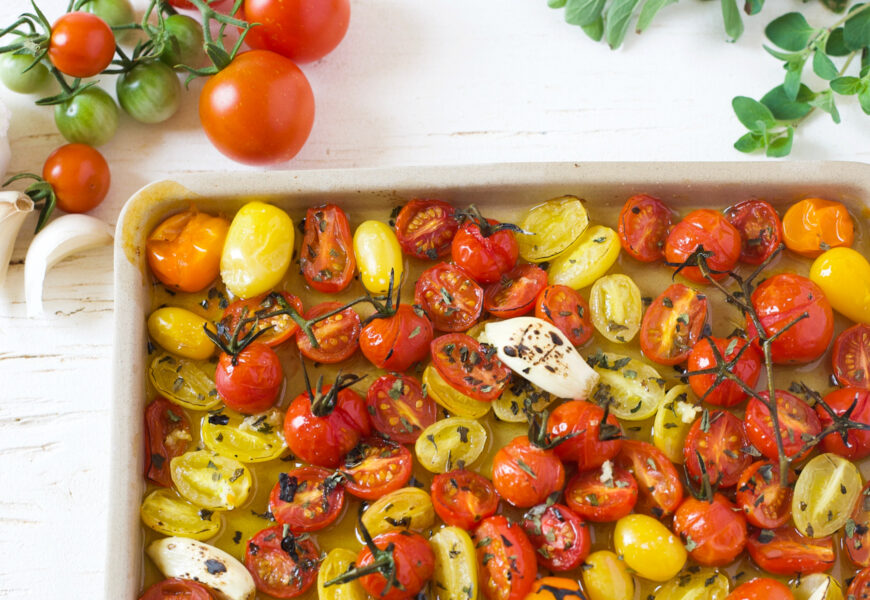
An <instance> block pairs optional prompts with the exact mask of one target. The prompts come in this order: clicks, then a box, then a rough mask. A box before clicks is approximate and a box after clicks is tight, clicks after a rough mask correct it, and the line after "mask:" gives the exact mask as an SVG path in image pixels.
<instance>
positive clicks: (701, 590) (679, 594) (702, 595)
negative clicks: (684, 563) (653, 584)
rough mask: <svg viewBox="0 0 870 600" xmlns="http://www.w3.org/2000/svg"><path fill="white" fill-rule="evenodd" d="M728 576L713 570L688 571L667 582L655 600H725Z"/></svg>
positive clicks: (657, 593)
mask: <svg viewBox="0 0 870 600" xmlns="http://www.w3.org/2000/svg"><path fill="white" fill-rule="evenodd" d="M729 587H730V585H729V583H728V576H727V575H725V574H724V573H720V572H719V571H716V570H714V569H691V568H690V569H688V570H687V571H686V572H685V573H681V574H680V576H679V577H677V578H676V579H672V580H671V581H669V582H667V583H666V584H665V585H664V587H662V588H661V589H660V590H659V591H658V592H656V596H655V597H656V600H725V597H726V596H728V589H729Z"/></svg>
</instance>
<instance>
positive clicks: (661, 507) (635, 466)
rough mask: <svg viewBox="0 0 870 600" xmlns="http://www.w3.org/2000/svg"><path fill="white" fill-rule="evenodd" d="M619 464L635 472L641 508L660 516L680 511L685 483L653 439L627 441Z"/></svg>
mask: <svg viewBox="0 0 870 600" xmlns="http://www.w3.org/2000/svg"><path fill="white" fill-rule="evenodd" d="M616 464H617V465H618V466H620V467H621V468H623V469H628V470H629V471H631V472H632V474H633V475H634V478H635V479H636V480H637V484H638V489H639V491H640V498H639V499H640V501H639V502H638V509H639V510H641V511H642V512H648V513H652V515H653V516H655V517H657V518H661V517H663V516H664V515H666V514H670V513H673V512H674V511H675V510H677V507H678V506H679V505H680V502H681V501H682V500H683V484H682V483H681V481H680V475H679V473H677V469H676V468H675V467H674V465H673V463H672V462H671V461H670V460H669V459H668V457H667V456H665V453H664V452H662V451H661V450H659V449H658V448H656V447H655V446H653V445H652V444H650V443H649V442H641V441H638V440H623V441H622V450H620V452H619V454H617V455H616Z"/></svg>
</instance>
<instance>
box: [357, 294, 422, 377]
mask: <svg viewBox="0 0 870 600" xmlns="http://www.w3.org/2000/svg"><path fill="white" fill-rule="evenodd" d="M393 310H394V312H393ZM432 336H433V330H432V322H431V321H430V320H429V317H427V316H426V313H425V312H423V310H422V309H420V308H418V307H416V306H409V305H407V304H400V305H399V306H398V307H397V308H396V309H392V308H390V309H388V310H387V311H385V312H384V313H381V314H379V315H377V316H375V317H374V318H372V319H371V320H370V321H369V322H368V323H366V325H365V326H364V327H363V328H362V331H361V332H360V336H359V347H360V350H362V353H363V356H365V357H366V358H367V359H369V362H371V363H372V364H373V365H375V366H376V367H378V368H379V369H385V370H387V371H399V372H403V371H406V370H408V369H409V368H410V367H411V365H413V364H414V363H418V362H420V361H422V360H424V359H425V358H427V357H428V356H429V345H430V344H431V342H432Z"/></svg>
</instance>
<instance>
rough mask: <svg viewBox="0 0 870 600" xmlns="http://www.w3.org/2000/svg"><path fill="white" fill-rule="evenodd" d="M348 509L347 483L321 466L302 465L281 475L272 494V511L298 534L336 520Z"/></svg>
mask: <svg viewBox="0 0 870 600" xmlns="http://www.w3.org/2000/svg"><path fill="white" fill-rule="evenodd" d="M343 508H344V485H343V483H342V482H340V481H337V480H336V478H335V477H333V476H332V472H331V471H328V470H326V469H321V468H320V467H299V468H298V469H292V470H291V471H288V472H287V473H281V474H280V475H279V476H278V483H276V484H275V487H273V488H272V493H271V494H269V511H270V512H271V513H272V515H273V516H274V517H275V520H276V521H277V522H278V523H280V524H282V525H289V526H290V529H291V530H293V531H294V532H295V533H304V532H309V531H317V530H319V529H323V528H324V527H326V526H328V525H330V524H331V523H333V522H334V521H335V520H336V519H337V518H338V516H339V515H340V514H341V511H342V509H343Z"/></svg>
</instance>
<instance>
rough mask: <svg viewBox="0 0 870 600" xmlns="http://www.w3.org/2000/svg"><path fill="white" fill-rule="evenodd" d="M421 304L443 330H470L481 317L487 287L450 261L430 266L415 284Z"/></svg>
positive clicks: (416, 295)
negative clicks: (478, 283) (484, 291)
mask: <svg viewBox="0 0 870 600" xmlns="http://www.w3.org/2000/svg"><path fill="white" fill-rule="evenodd" d="M414 304H416V305H418V306H419V307H420V308H422V309H423V310H424V311H426V314H427V315H429V319H430V320H431V321H432V324H433V325H434V326H435V329H438V330H440V331H466V330H468V329H469V328H470V327H471V326H472V325H474V324H475V323H476V322H477V319H479V318H480V313H481V311H482V310H483V288H481V287H480V286H479V285H477V283H476V282H475V281H474V280H473V279H472V278H471V276H470V275H469V274H468V273H466V272H465V271H464V270H463V269H462V268H460V267H457V266H456V265H452V264H449V263H438V264H437V265H435V266H433V267H429V268H428V269H426V270H425V271H423V273H422V274H421V275H420V278H419V279H418V280H417V283H416V284H414Z"/></svg>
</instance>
